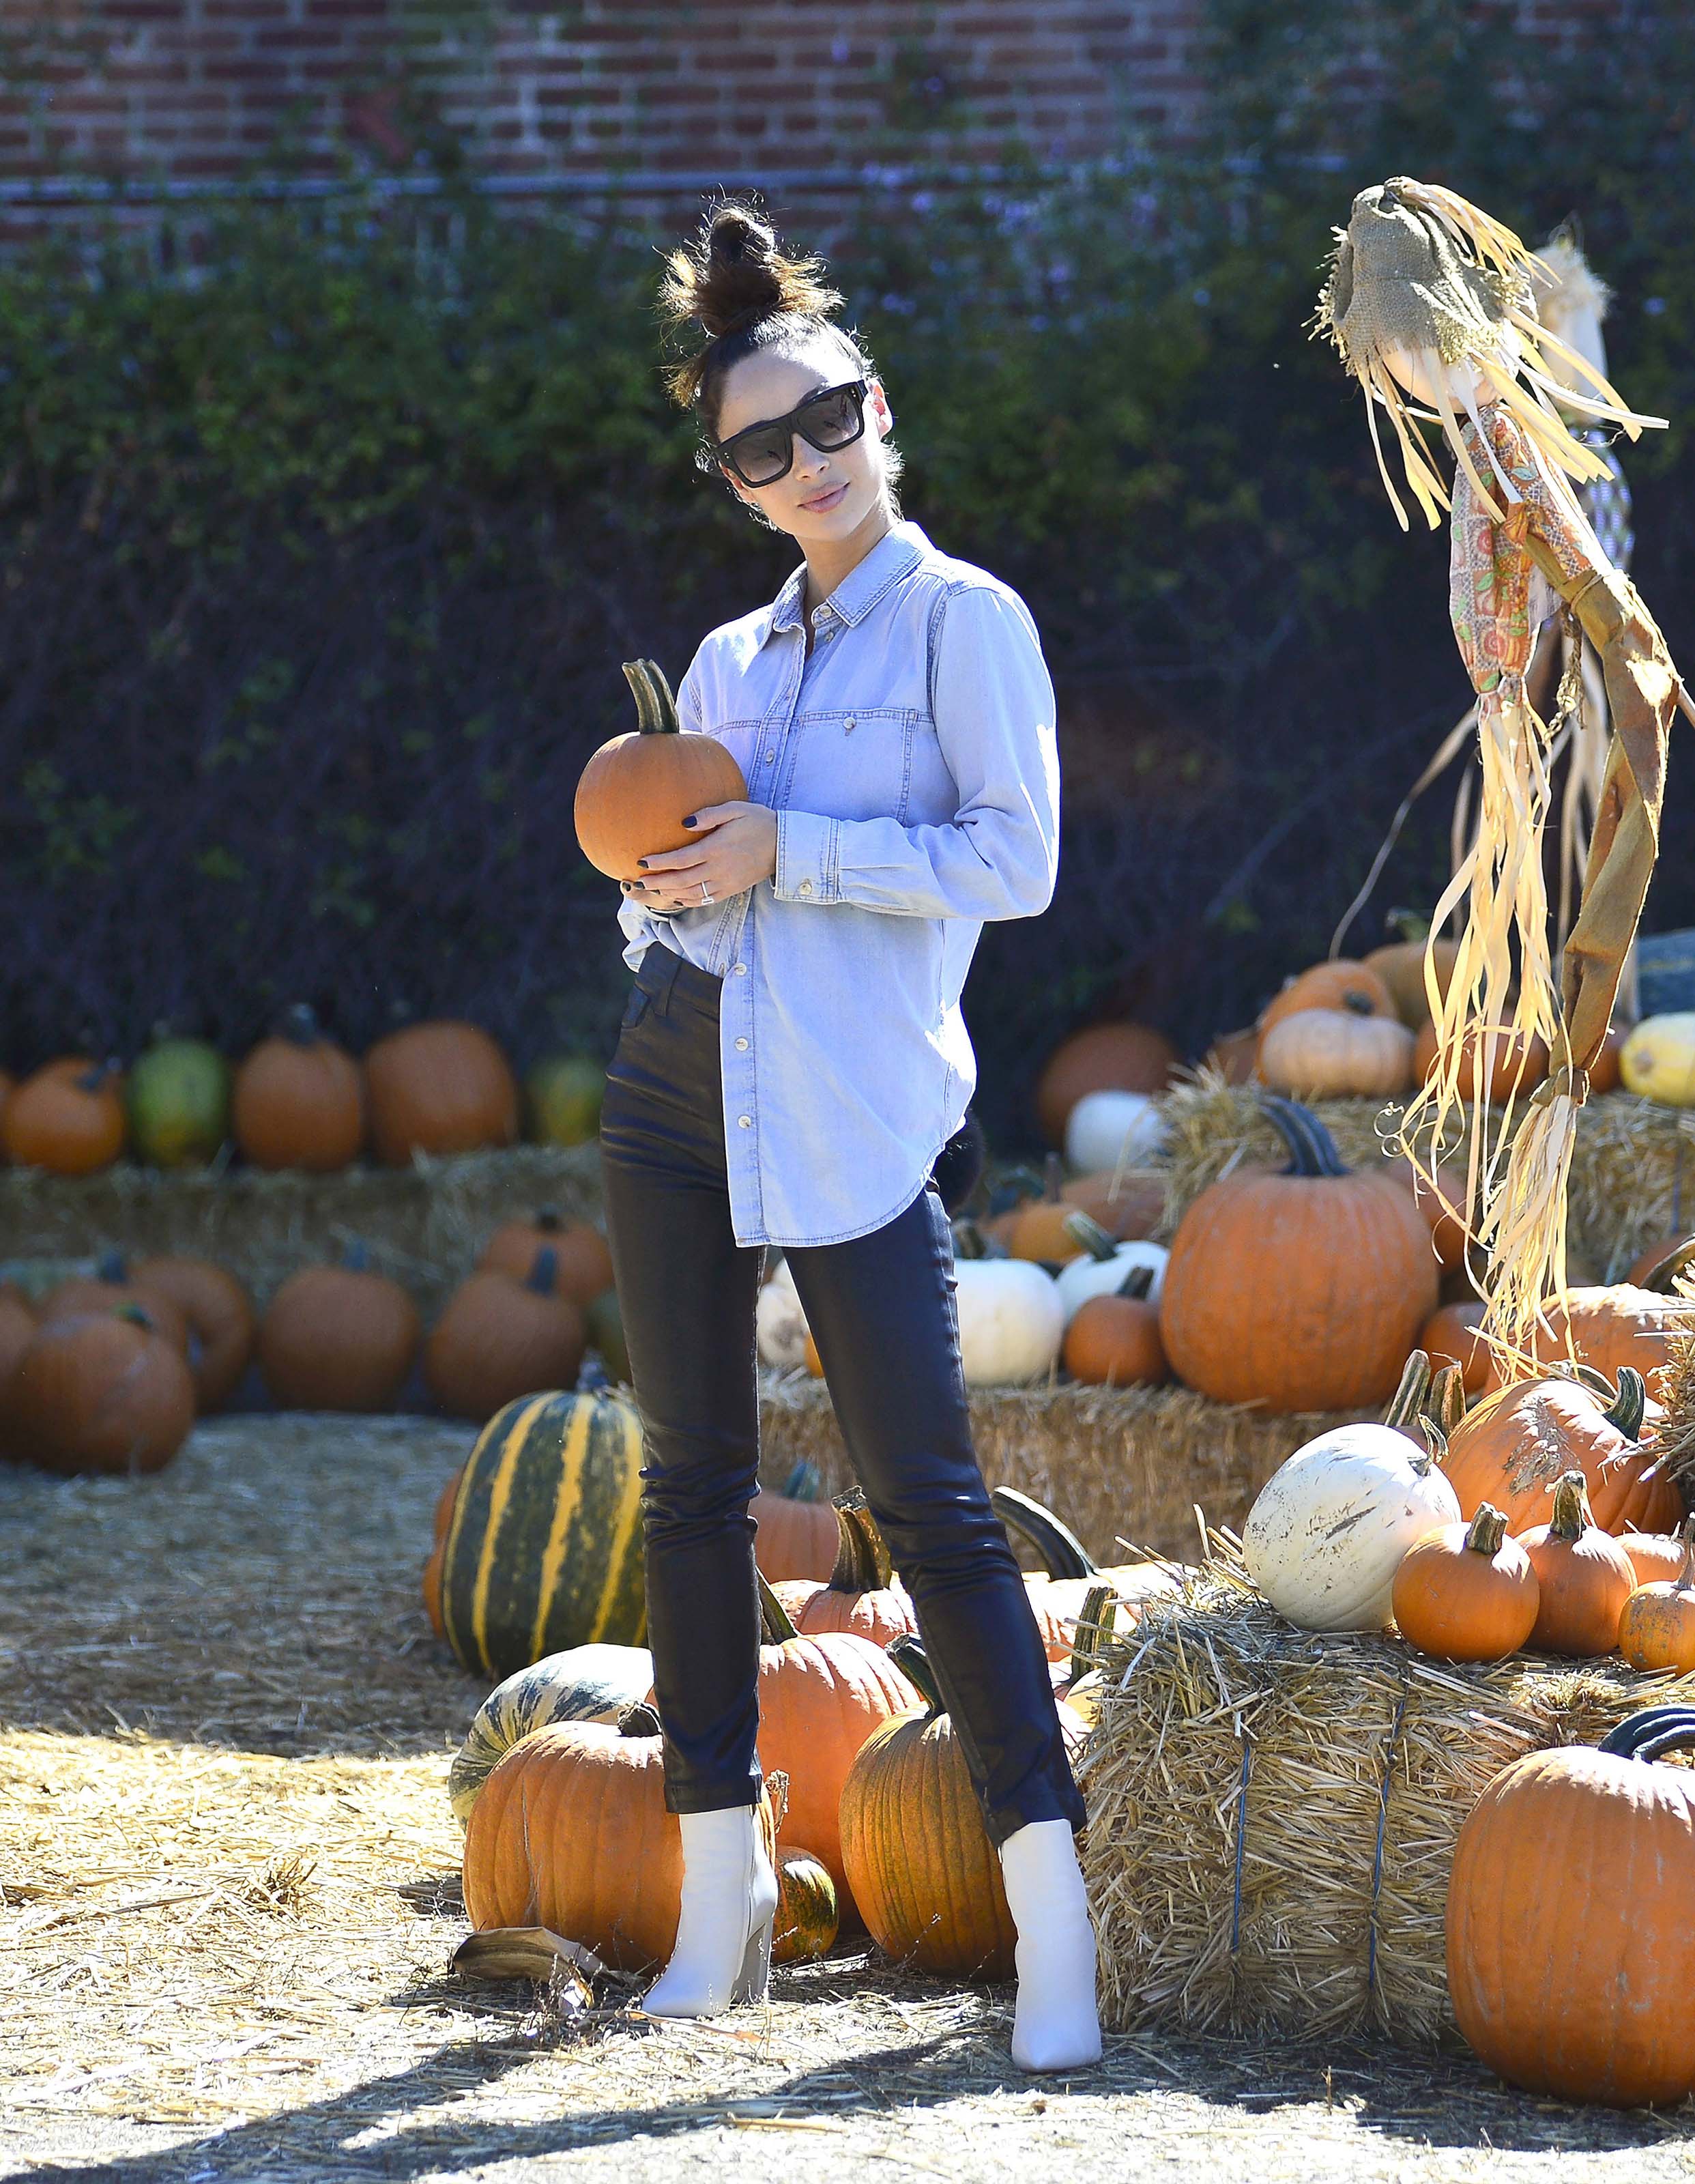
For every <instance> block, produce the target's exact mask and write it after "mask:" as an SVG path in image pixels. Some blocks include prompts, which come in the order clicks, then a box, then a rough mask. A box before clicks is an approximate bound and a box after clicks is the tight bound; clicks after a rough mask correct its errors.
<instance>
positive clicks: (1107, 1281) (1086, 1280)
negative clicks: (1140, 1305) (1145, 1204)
mask: <svg viewBox="0 0 1695 2184" xmlns="http://www.w3.org/2000/svg"><path fill="white" fill-rule="evenodd" d="M1169 1257H1170V1253H1169V1252H1168V1251H1166V1249H1165V1246H1164V1245H1163V1244H1155V1243H1152V1242H1150V1241H1149V1240H1148V1238H1146V1237H1137V1238H1135V1239H1133V1240H1131V1242H1129V1243H1125V1244H1115V1245H1114V1246H1113V1247H1112V1249H1111V1251H1109V1252H1108V1253H1107V1255H1106V1256H1105V1257H1104V1258H1098V1257H1097V1256H1095V1254H1094V1253H1093V1252H1092V1251H1085V1252H1083V1253H1082V1254H1081V1256H1080V1257H1078V1258H1075V1259H1068V1260H1067V1261H1066V1262H1065V1263H1064V1266H1063V1267H1061V1268H1060V1269H1059V1273H1058V1274H1057V1275H1056V1276H1055V1278H1054V1284H1053V1285H1054V1287H1055V1288H1056V1289H1057V1290H1059V1302H1060V1306H1061V1307H1062V1308H1063V1310H1064V1314H1065V1324H1066V1326H1067V1327H1069V1326H1070V1324H1071V1322H1072V1321H1073V1320H1074V1319H1075V1318H1076V1317H1077V1313H1078V1312H1079V1311H1080V1310H1081V1307H1083V1306H1084V1305H1086V1303H1087V1302H1088V1301H1089V1299H1090V1298H1091V1297H1098V1296H1115V1295H1117V1294H1118V1292H1119V1290H1121V1289H1122V1288H1123V1287H1124V1284H1125V1277H1126V1276H1127V1275H1130V1274H1132V1273H1135V1272H1136V1269H1137V1268H1140V1267H1146V1268H1148V1272H1149V1273H1151V1274H1152V1275H1153V1280H1152V1281H1151V1282H1149V1284H1148V1287H1147V1289H1146V1290H1145V1291H1144V1292H1143V1294H1144V1295H1145V1296H1146V1297H1147V1299H1148V1303H1149V1304H1158V1303H1159V1292H1160V1290H1161V1289H1162V1288H1163V1287H1164V1281H1165V1262H1166V1260H1167V1259H1168V1258H1169Z"/></svg>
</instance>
